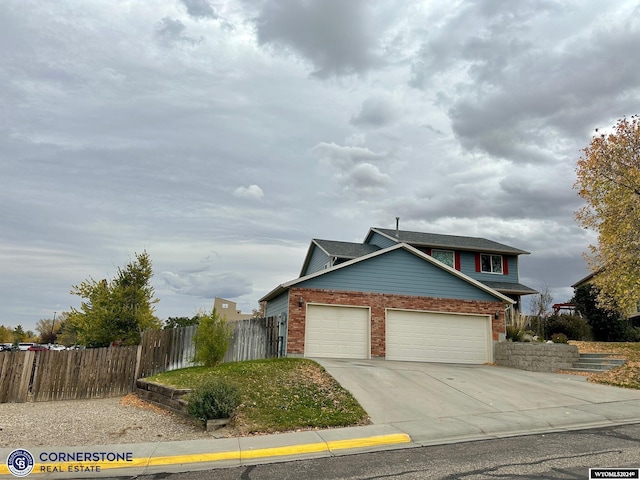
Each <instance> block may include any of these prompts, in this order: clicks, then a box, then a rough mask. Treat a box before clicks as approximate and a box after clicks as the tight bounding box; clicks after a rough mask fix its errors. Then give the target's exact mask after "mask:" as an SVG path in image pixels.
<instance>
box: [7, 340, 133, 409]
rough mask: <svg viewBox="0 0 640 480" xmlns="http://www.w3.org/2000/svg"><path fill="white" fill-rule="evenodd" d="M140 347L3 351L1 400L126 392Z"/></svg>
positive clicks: (60, 397) (88, 395) (40, 400)
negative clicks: (60, 350)
mask: <svg viewBox="0 0 640 480" xmlns="http://www.w3.org/2000/svg"><path fill="white" fill-rule="evenodd" d="M137 356H138V347H136V346H133V347H112V348H92V349H88V350H69V351H62V352H59V351H53V350H48V351H43V352H3V353H2V354H0V403H6V402H25V401H33V402H42V401H47V400H76V399H82V398H102V397H111V396H116V395H124V394H126V393H129V392H130V391H131V385H132V384H133V382H135V367H136V358H137Z"/></svg>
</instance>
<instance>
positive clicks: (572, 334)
mask: <svg viewBox="0 0 640 480" xmlns="http://www.w3.org/2000/svg"><path fill="white" fill-rule="evenodd" d="M555 333H563V334H565V335H566V336H567V338H568V339H569V340H591V327H590V326H589V323H588V322H587V320H586V319H585V318H582V317H580V316H579V315H567V314H561V315H551V316H550V317H549V318H548V319H547V320H546V325H545V337H546V338H548V339H551V338H552V337H553V334H555Z"/></svg>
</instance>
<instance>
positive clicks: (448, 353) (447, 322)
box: [386, 309, 492, 364]
mask: <svg viewBox="0 0 640 480" xmlns="http://www.w3.org/2000/svg"><path fill="white" fill-rule="evenodd" d="M386 338H387V342H386V358H387V360H402V361H410V362H438V363H469V364H482V363H486V362H489V361H491V355H490V352H491V347H492V344H491V318H490V316H489V315H466V314H456V313H441V312H423V311H410V310H392V309H388V310H387V312H386Z"/></svg>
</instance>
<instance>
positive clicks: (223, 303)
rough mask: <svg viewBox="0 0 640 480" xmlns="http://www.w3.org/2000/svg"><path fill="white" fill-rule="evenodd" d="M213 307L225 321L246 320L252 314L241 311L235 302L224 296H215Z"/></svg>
mask: <svg viewBox="0 0 640 480" xmlns="http://www.w3.org/2000/svg"><path fill="white" fill-rule="evenodd" d="M213 308H215V309H216V312H217V313H218V314H219V315H223V316H224V317H225V318H226V319H227V321H229V322H233V321H235V320H247V319H249V318H251V317H252V316H253V315H251V314H249V313H242V312H241V311H240V310H238V308H237V306H236V303H235V302H232V301H230V300H225V299H224V298H219V297H216V298H214V299H213Z"/></svg>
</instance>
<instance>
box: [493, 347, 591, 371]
mask: <svg viewBox="0 0 640 480" xmlns="http://www.w3.org/2000/svg"><path fill="white" fill-rule="evenodd" d="M579 357H580V354H579V353H578V347H576V346H575V345H567V344H564V343H537V342H532V343H526V342H496V343H494V361H495V363H496V365H501V366H503V367H511V368H519V369H520V370H529V371H531V372H555V371H557V370H563V369H565V368H571V366H572V365H573V364H574V363H575V362H577V361H578V358H579Z"/></svg>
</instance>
